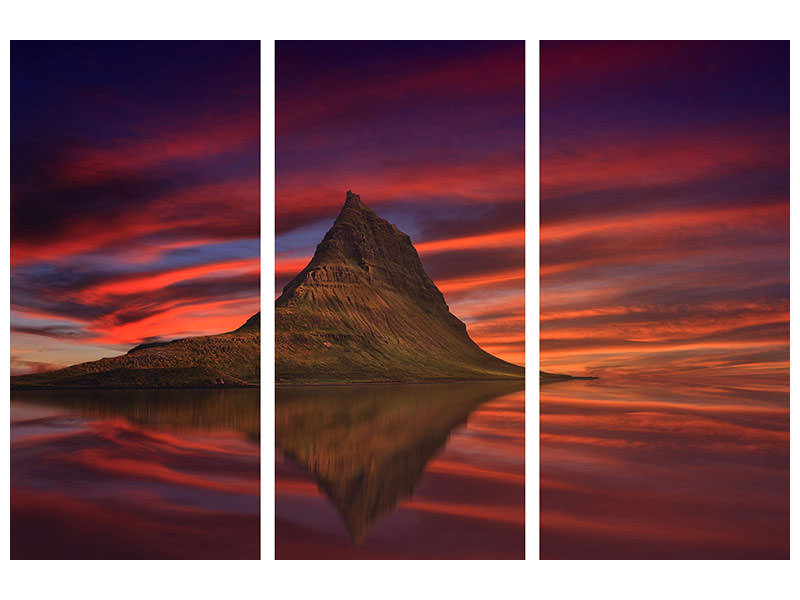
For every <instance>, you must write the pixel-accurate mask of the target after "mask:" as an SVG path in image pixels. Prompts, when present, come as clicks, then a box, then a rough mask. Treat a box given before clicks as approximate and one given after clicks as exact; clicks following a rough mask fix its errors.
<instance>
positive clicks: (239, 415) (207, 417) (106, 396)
mask: <svg viewBox="0 0 800 600" xmlns="http://www.w3.org/2000/svg"><path fill="white" fill-rule="evenodd" d="M12 399H13V400H14V401H15V402H24V403H26V404H40V405H45V406H49V407H52V408H63V409H64V410H65V411H68V412H70V413H72V414H78V415H80V416H82V417H83V418H86V419H98V420H102V421H109V420H124V421H126V422H128V423H131V424H134V425H139V426H146V427H148V428H155V429H161V430H168V431H181V432H189V431H204V432H214V431H233V432H238V433H242V434H244V435H245V436H247V437H248V438H250V439H253V440H258V439H259V437H260V431H261V420H260V416H259V391H258V390H257V389H250V388H246V389H245V388H243V389H225V390H111V391H109V390H57V391H56V390H44V391H14V392H13V393H12Z"/></svg>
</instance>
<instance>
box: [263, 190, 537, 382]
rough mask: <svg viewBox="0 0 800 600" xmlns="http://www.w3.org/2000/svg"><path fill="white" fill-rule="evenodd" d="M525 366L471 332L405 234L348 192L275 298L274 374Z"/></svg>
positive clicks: (456, 372)
mask: <svg viewBox="0 0 800 600" xmlns="http://www.w3.org/2000/svg"><path fill="white" fill-rule="evenodd" d="M524 372H525V371H524V369H523V368H522V367H519V366H517V365H513V364H511V363H508V362H506V361H503V360H501V359H499V358H497V357H495V356H492V355H491V354H489V353H488V352H486V351H484V350H482V349H481V348H480V347H479V346H478V345H477V344H476V343H475V342H473V341H472V339H471V338H470V337H469V335H468V334H467V329H466V326H465V325H464V323H462V322H461V321H460V320H459V319H458V318H457V317H456V316H454V315H453V314H452V313H451V312H450V310H449V309H448V307H447V304H446V303H445V300H444V296H442V293H441V292H440V291H439V290H438V288H437V287H436V285H435V284H434V283H433V281H431V279H430V277H428V275H427V274H426V273H425V269H424V268H423V266H422V262H421V261H420V259H419V255H418V254H417V251H416V250H415V248H414V246H413V245H412V243H411V239H410V238H409V237H408V236H407V235H406V234H405V233H403V232H401V231H399V230H398V229H397V227H395V226H394V225H392V224H391V223H389V222H388V221H386V220H384V219H382V218H381V217H379V216H378V215H377V214H375V212H374V211H373V210H372V209H370V208H368V207H367V206H366V205H365V204H364V203H363V202H361V198H360V197H359V196H358V195H356V194H353V193H352V192H347V199H346V201H345V204H344V206H343V207H342V210H341V212H340V213H339V216H338V217H337V218H336V221H335V222H334V224H333V226H332V227H331V229H330V230H329V231H328V233H327V234H325V237H324V238H323V240H322V242H320V244H319V245H318V246H317V250H316V252H315V253H314V257H313V258H312V259H311V262H309V263H308V265H307V266H306V267H305V268H304V269H303V270H302V271H300V273H298V274H297V276H296V277H295V278H294V279H292V280H291V281H290V282H289V283H288V284H287V285H286V287H284V288H283V293H282V294H281V296H280V297H279V298H278V299H277V300H276V302H275V376H276V380H277V381H279V382H280V381H285V382H294V383H302V382H326V381H327V382H354V381H422V380H448V379H450V380H458V379H462V380H463V379H504V378H522V377H523V376H524Z"/></svg>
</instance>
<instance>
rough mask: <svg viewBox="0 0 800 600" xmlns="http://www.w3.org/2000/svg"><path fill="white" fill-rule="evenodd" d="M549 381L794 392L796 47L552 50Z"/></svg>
mask: <svg viewBox="0 0 800 600" xmlns="http://www.w3.org/2000/svg"><path fill="white" fill-rule="evenodd" d="M540 235H541V367H542V369H544V370H546V371H552V372H563V373H571V374H595V375H603V376H611V375H612V374H626V373H628V374H630V373H637V374H638V375H642V374H647V373H656V372H659V371H667V370H668V371H671V372H690V371H694V372H697V371H700V370H703V371H705V370H707V369H708V368H709V367H713V368H714V372H715V373H718V374H752V375H759V376H773V377H785V376H788V359H789V338H788V336H789V44H788V42H543V43H542V45H541V230H540Z"/></svg>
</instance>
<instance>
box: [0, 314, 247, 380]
mask: <svg viewBox="0 0 800 600" xmlns="http://www.w3.org/2000/svg"><path fill="white" fill-rule="evenodd" d="M260 352H261V313H257V314H255V315H253V316H252V317H250V318H249V319H248V320H247V322H246V323H245V324H244V325H242V326H241V327H239V328H238V329H236V330H235V331H231V332H228V333H221V334H218V335H206V336H199V337H189V338H182V339H178V340H173V341H171V342H158V343H151V344H141V345H139V346H136V347H135V348H132V349H131V350H129V351H128V353H127V354H123V355H122V356H115V357H112V358H102V359H100V360H95V361H92V362H86V363H81V364H78V365H73V366H71V367H67V368H65V369H59V370H58V371H50V372H47V373H36V374H33V375H19V376H17V377H12V378H11V388H12V389H26V388H31V389H36V388H191V387H241V386H247V385H257V384H258V383H259V381H260V376H261V361H260Z"/></svg>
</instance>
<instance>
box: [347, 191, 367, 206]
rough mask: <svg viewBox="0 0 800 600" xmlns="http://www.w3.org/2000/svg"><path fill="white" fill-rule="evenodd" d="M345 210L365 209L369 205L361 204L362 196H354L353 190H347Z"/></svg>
mask: <svg viewBox="0 0 800 600" xmlns="http://www.w3.org/2000/svg"><path fill="white" fill-rule="evenodd" d="M345 208H358V209H365V208H367V205H366V204H364V203H363V202H361V196H359V195H358V194H354V193H353V192H352V191H351V190H347V198H346V199H345V201H344V207H343V209H345Z"/></svg>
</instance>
